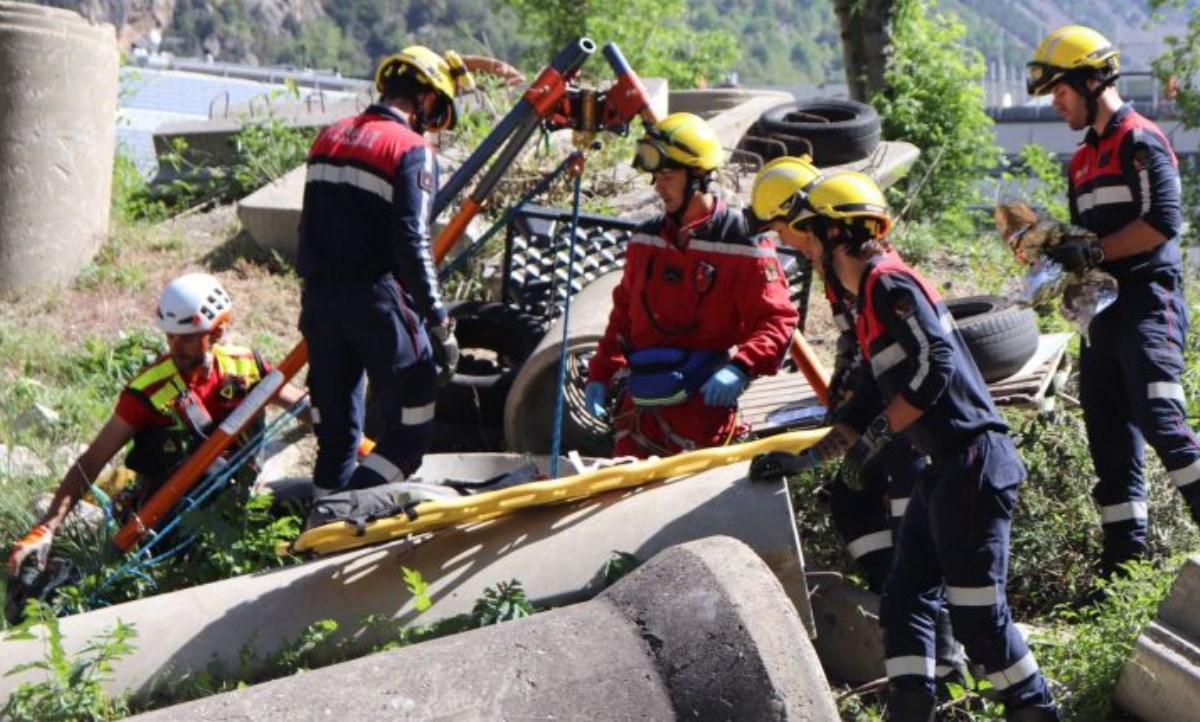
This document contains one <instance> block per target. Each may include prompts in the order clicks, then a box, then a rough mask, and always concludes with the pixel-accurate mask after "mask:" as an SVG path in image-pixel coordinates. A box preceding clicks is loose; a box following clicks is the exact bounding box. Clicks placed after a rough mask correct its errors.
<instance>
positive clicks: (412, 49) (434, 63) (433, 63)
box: [375, 45, 467, 130]
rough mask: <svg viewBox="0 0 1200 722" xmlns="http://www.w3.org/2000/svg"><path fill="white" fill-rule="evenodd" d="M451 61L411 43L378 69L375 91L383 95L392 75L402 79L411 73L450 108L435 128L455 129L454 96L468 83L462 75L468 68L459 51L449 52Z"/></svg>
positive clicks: (391, 56) (380, 64)
mask: <svg viewBox="0 0 1200 722" xmlns="http://www.w3.org/2000/svg"><path fill="white" fill-rule="evenodd" d="M448 57H449V58H450V59H451V60H457V61H458V62H457V63H453V64H452V63H451V62H447V58H443V57H442V56H440V55H438V54H437V53H435V52H433V51H432V50H430V49H429V48H427V47H425V46H423V45H410V46H408V47H407V48H405V49H403V50H401V51H400V52H398V53H395V54H393V55H389V56H387V57H386V58H384V59H383V60H382V61H380V63H379V67H378V68H376V69H375V91H376V92H378V93H380V94H382V93H383V92H384V89H385V88H386V87H387V82H388V80H389V79H391V78H398V77H401V76H403V75H405V74H406V73H411V74H412V77H413V78H415V79H416V81H417V82H419V83H421V84H422V85H425V86H427V87H429V88H430V89H431V90H433V91H434V92H435V93H437V95H438V97H439V98H441V100H442V102H443V104H444V105H445V107H446V108H447V110H446V112H445V113H444V114H443V116H442V118H441V119H440V122H438V123H433V124H431V126H430V127H431V128H433V129H434V130H452V129H453V128H454V126H455V124H456V123H457V122H458V109H457V108H456V107H455V104H454V96H455V91H456V88H457V87H458V84H459V83H461V82H464V81H463V80H462V79H461V76H463V75H464V74H466V72H467V71H466V67H465V66H464V65H462V61H461V59H460V58H459V57H458V55H457V54H456V53H454V54H449V55H448Z"/></svg>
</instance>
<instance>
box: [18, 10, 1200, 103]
mask: <svg viewBox="0 0 1200 722" xmlns="http://www.w3.org/2000/svg"><path fill="white" fill-rule="evenodd" d="M41 4H46V5H56V6H59V7H71V8H74V9H76V10H78V11H79V12H80V13H81V14H83V15H85V16H86V17H91V18H94V19H97V20H104V21H107V22H112V23H114V24H115V25H117V26H118V32H119V36H120V38H121V40H122V44H123V47H125V48H126V49H127V48H128V47H129V45H130V44H134V43H138V44H143V45H145V44H147V40H146V38H147V37H148V33H149V31H150V30H152V29H158V30H159V31H160V32H161V34H162V37H163V40H162V48H163V49H165V50H170V51H171V52H174V53H176V54H178V55H191V56H203V55H206V54H211V55H213V56H214V57H215V58H217V59H220V60H227V61H232V62H249V63H260V64H292V65H298V66H306V67H319V68H336V69H338V70H341V71H342V72H343V73H345V74H347V75H357V76H368V75H369V74H370V73H371V70H372V67H373V64H374V62H375V61H376V60H377V59H378V58H380V57H382V56H383V55H385V54H387V53H389V52H394V51H395V50H396V49H398V48H399V47H402V46H403V45H405V44H409V43H413V42H418V43H422V44H425V45H429V46H431V47H434V48H442V47H446V48H449V47H453V48H456V49H458V50H460V51H462V52H468V53H488V54H492V55H495V56H497V57H500V58H503V59H505V60H509V61H515V60H516V58H518V57H519V55H520V53H521V51H522V50H523V49H524V48H525V47H527V46H528V45H529V42H528V39H526V38H524V37H522V34H521V28H520V21H519V18H517V17H516V15H515V13H514V12H513V11H512V10H511V9H510V8H508V7H507V6H506V5H505V4H504V3H503V2H502V1H497V0H441V1H440V2H436V3H430V2H426V1H422V0H49V1H48V2H42V3H41ZM1198 4H1200V3H1198V2H1197V0H1190V2H1188V3H1187V6H1188V8H1189V9H1194V8H1196V7H1197V6H1198ZM687 7H688V19H687V22H688V24H689V25H690V26H691V27H692V28H694V29H696V30H709V29H723V30H728V31H730V32H732V33H733V35H734V36H735V37H736V38H737V39H738V41H739V44H740V46H741V50H742V58H741V60H739V61H738V62H737V63H736V64H735V66H734V67H732V68H730V70H731V72H736V73H737V75H738V79H739V80H740V81H741V82H742V83H745V84H750V85H780V86H790V85H817V84H821V83H823V82H842V81H843V80H844V77H843V69H842V56H841V48H840V46H839V40H838V28H837V23H836V20H835V19H834V15H833V4H832V3H831V2H829V0H691V2H689V3H688V4H687ZM938 8H939V9H940V10H942V11H947V12H953V13H955V14H957V15H958V16H959V17H960V19H961V20H962V21H963V23H964V24H965V25H966V26H967V29H968V34H967V35H968V42H969V44H970V45H972V46H973V47H976V48H978V49H979V50H981V51H982V52H983V53H984V55H985V57H987V58H988V61H989V64H996V63H998V62H1002V63H1003V64H1004V65H1005V66H1006V68H1007V70H1008V72H1010V73H1012V72H1017V73H1020V72H1021V70H1020V69H1021V68H1022V66H1023V65H1024V63H1025V61H1026V60H1027V59H1028V57H1029V55H1030V53H1031V52H1032V50H1033V47H1034V46H1035V45H1036V44H1037V42H1038V40H1039V39H1040V38H1041V37H1042V36H1043V35H1044V34H1045V33H1047V32H1049V31H1050V30H1051V29H1053V28H1056V27H1059V26H1061V25H1067V24H1072V23H1080V22H1083V23H1086V24H1089V25H1092V26H1093V27H1095V28H1096V29H1098V30H1100V31H1101V32H1103V33H1105V34H1106V35H1108V36H1109V38H1110V39H1112V40H1113V41H1114V42H1116V43H1118V44H1119V45H1120V47H1121V49H1122V52H1123V56H1124V65H1125V67H1126V68H1127V69H1132V70H1145V69H1147V68H1148V67H1149V61H1150V59H1151V58H1153V57H1154V56H1155V55H1157V54H1158V53H1159V52H1161V49H1162V42H1161V38H1162V36H1163V35H1164V34H1166V33H1167V32H1168V31H1169V29H1170V28H1171V27H1180V22H1181V21H1180V18H1184V17H1186V15H1187V13H1186V12H1181V11H1175V12H1174V13H1173V14H1170V15H1168V18H1169V21H1168V22H1167V23H1161V22H1160V23H1157V24H1152V23H1151V21H1152V18H1153V15H1152V13H1151V11H1150V10H1149V2H1148V1H1147V0H1133V1H1132V2H1127V3H1113V2H1111V1H1110V0H1008V1H1007V2H996V1H995V0H941V1H940V2H939V3H938ZM596 40H598V41H599V42H601V43H603V42H604V38H596ZM1001 59H1002V60H1001ZM711 80H714V81H715V80H720V79H719V78H712V79H711Z"/></svg>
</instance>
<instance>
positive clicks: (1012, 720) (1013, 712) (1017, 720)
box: [1004, 704, 1062, 722]
mask: <svg viewBox="0 0 1200 722" xmlns="http://www.w3.org/2000/svg"><path fill="white" fill-rule="evenodd" d="M1004 722H1062V716H1061V715H1060V714H1059V713H1058V705H1053V704H1051V705H1040V704H1032V705H1029V706H1028V707H1018V708H1016V709H1005V711H1004Z"/></svg>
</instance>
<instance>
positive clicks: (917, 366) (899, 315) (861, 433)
mask: <svg viewBox="0 0 1200 722" xmlns="http://www.w3.org/2000/svg"><path fill="white" fill-rule="evenodd" d="M795 203H796V205H797V206H799V207H798V208H796V209H795V210H794V211H793V212H792V213H791V216H790V217H791V224H792V225H794V226H797V227H799V228H800V229H802V230H807V231H809V232H811V233H813V234H814V235H815V237H816V238H817V239H818V240H819V241H820V244H819V247H813V246H810V253H811V254H812V255H811V256H810V260H812V261H813V263H814V264H821V265H822V266H824V268H825V269H826V270H825V275H826V278H829V279H832V280H833V282H835V283H838V284H840V288H841V290H842V291H844V292H847V293H849V294H851V295H852V296H853V297H854V299H855V310H856V313H857V319H856V321H855V332H856V335H857V337H858V346H859V348H860V349H861V351H862V355H863V365H862V366H861V367H860V370H859V371H858V373H857V374H856V376H855V379H854V392H853V395H852V396H851V397H850V398H849V399H848V400H847V401H846V402H845V403H844V404H842V406H841V407H840V408H839V409H838V410H837V411H836V414H835V423H834V425H833V428H832V429H831V431H830V432H829V433H828V434H827V435H826V436H825V437H824V438H822V439H821V441H819V442H818V443H817V444H816V445H815V446H814V447H813V448H812V449H810V450H809V451H807V452H805V454H804V455H803V456H804V457H805V458H806V459H807V461H808V465H809V466H812V465H815V464H817V463H821V462H824V461H829V460H833V459H835V458H838V457H840V458H842V469H841V473H842V479H843V481H844V482H845V483H846V484H847V485H848V486H849V487H851V488H861V486H862V484H863V483H864V479H865V478H866V473H867V472H868V470H869V469H870V468H871V466H872V465H873V464H876V463H880V461H881V459H882V456H883V454H884V450H885V449H886V448H887V447H888V445H889V444H891V443H893V440H894V439H896V438H897V436H898V435H901V434H903V436H904V438H905V439H906V440H907V441H908V442H909V443H910V444H911V445H912V446H913V447H914V448H915V449H916V450H917V452H918V453H921V454H924V455H927V456H928V457H929V466H928V468H927V469H926V470H925V471H924V472H923V473H922V474H921V476H920V477H919V479H918V480H917V483H916V485H915V487H914V489H913V493H912V497H911V499H910V501H909V503H908V509H907V511H906V512H905V515H904V520H903V522H902V523H901V525H900V529H899V535H898V539H897V545H896V558H895V562H894V566H893V569H892V573H891V575H890V576H889V577H888V581H887V583H886V585H885V589H884V595H883V600H882V603H881V608H880V624H881V625H882V627H883V630H884V647H885V653H886V655H887V658H886V668H887V672H888V678H889V685H888V712H887V714H888V717H887V719H889V720H893V721H894V722H899V721H905V722H907V721H908V720H920V721H921V722H926V721H927V720H932V719H933V717H934V714H935V710H936V701H935V688H934V668H935V659H936V652H935V619H936V614H937V610H938V607H939V605H940V603H941V602H940V600H941V598H942V595H943V592H944V594H945V599H946V601H947V602H948V603H949V606H950V616H951V619H952V620H953V624H954V634H955V636H956V637H957V638H958V639H959V640H960V641H961V642H962V643H963V644H964V645H965V646H966V650H967V655H968V656H969V657H970V658H971V659H972V660H973V661H974V662H976V663H978V664H980V665H982V666H983V668H984V671H985V674H986V676H987V679H988V680H989V681H990V682H991V683H992V685H993V686H994V687H995V689H996V691H997V692H998V693H999V695H1000V698H1001V699H1002V700H1003V702H1004V704H1005V707H1006V712H1005V714H1006V719H1008V720H1021V721H1030V720H1057V719H1058V718H1059V716H1058V710H1057V707H1056V706H1055V704H1054V701H1053V698H1052V695H1051V692H1050V690H1049V688H1048V687H1047V685H1046V681H1045V679H1044V678H1043V676H1042V674H1041V672H1040V671H1039V670H1038V666H1037V662H1036V661H1035V659H1034V657H1033V654H1032V653H1031V652H1030V650H1029V647H1028V646H1027V645H1026V644H1025V641H1024V639H1023V638H1022V637H1021V634H1020V633H1019V632H1018V631H1017V629H1016V627H1015V626H1014V625H1013V623H1012V619H1011V616H1010V614H1009V609H1008V603H1007V600H1006V596H1007V595H1006V593H1005V586H1006V579H1007V574H1008V552H1009V532H1010V525H1011V522H1012V512H1013V508H1014V506H1015V504H1016V501H1017V490H1018V488H1019V486H1020V484H1021V481H1022V480H1023V479H1024V477H1025V469H1024V466H1023V464H1022V463H1021V459H1020V457H1019V456H1018V455H1017V451H1016V448H1015V447H1014V445H1013V443H1012V440H1011V439H1010V438H1009V437H1008V434H1007V427H1006V425H1005V423H1004V421H1003V420H1002V419H1001V418H1000V416H999V414H998V413H997V412H996V409H995V407H994V405H993V404H992V400H991V396H990V395H989V393H988V390H987V386H986V385H985V384H984V381H983V378H982V377H981V376H980V374H979V370H978V368H977V367H976V366H975V362H974V360H973V359H972V358H971V355H970V353H969V352H968V351H967V348H966V344H965V342H964V341H963V339H962V336H961V335H960V334H959V333H958V331H957V329H956V328H955V326H954V322H953V319H952V317H951V316H950V313H949V311H948V310H947V309H946V306H945V304H943V303H942V301H941V299H940V298H939V297H938V294H937V292H936V291H935V290H934V289H933V287H932V286H931V285H930V284H929V283H927V282H926V281H925V280H924V279H923V278H921V276H919V275H918V274H917V273H916V272H915V271H913V270H912V269H911V268H909V267H908V266H906V265H905V264H904V263H903V262H902V261H901V260H900V259H899V258H898V257H896V256H894V255H889V254H888V253H887V250H886V249H887V245H886V238H887V234H888V232H889V230H890V229H891V226H892V219H891V216H890V215H889V213H888V210H887V206H886V202H885V201H884V198H883V194H882V193H881V192H880V191H879V188H878V186H876V185H875V182H874V181H872V180H871V179H870V178H869V177H867V176H865V175H862V174H860V173H855V172H852V171H843V172H840V173H835V174H831V175H829V176H826V177H825V178H823V179H821V180H819V181H818V182H817V183H816V184H814V185H813V186H812V187H811V188H810V189H809V190H808V191H807V192H806V193H804V194H802V195H800V196H799V197H798V198H797V199H796V200H795ZM881 405H882V411H879V408H880V406H881ZM759 464H760V465H761V464H762V462H759Z"/></svg>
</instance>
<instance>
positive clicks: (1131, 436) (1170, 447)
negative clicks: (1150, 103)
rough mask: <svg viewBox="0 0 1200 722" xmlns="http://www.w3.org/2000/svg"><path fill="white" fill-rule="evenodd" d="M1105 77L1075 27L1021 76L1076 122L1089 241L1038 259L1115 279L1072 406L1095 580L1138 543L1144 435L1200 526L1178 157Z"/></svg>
mask: <svg viewBox="0 0 1200 722" xmlns="http://www.w3.org/2000/svg"><path fill="white" fill-rule="evenodd" d="M1118 75H1119V53H1118V51H1117V49H1116V48H1115V47H1113V46H1112V44H1111V43H1109V42H1108V40H1106V39H1105V38H1104V36H1102V35H1101V34H1100V33H1098V32H1096V31H1095V30H1092V29H1090V28H1085V27H1080V26H1077V25H1076V26H1068V27H1064V28H1060V29H1058V30H1055V31H1054V32H1052V33H1050V35H1048V36H1047V37H1046V38H1045V40H1043V41H1042V43H1041V44H1040V45H1039V46H1038V47H1037V50H1036V51H1035V52H1034V56H1033V60H1032V61H1031V62H1030V63H1029V64H1028V66H1027V82H1026V85H1027V88H1028V90H1029V92H1030V93H1031V94H1032V95H1047V94H1049V95H1052V96H1053V103H1054V107H1055V108H1056V109H1057V110H1058V112H1059V113H1060V114H1061V115H1062V117H1063V119H1064V120H1065V121H1066V122H1067V124H1068V125H1069V126H1070V127H1071V128H1072V129H1073V130H1085V129H1086V130H1087V133H1086V135H1085V137H1084V141H1083V143H1082V144H1081V145H1080V146H1079V148H1078V150H1076V151H1075V155H1074V157H1072V159H1071V163H1070V165H1069V169H1068V175H1067V193H1068V201H1069V207H1070V213H1071V223H1074V224H1076V225H1079V226H1083V227H1084V228H1087V229H1089V230H1091V231H1093V232H1094V233H1095V234H1096V236H1097V237H1098V240H1096V241H1094V242H1089V241H1086V240H1079V241H1069V242H1064V243H1062V244H1060V245H1058V246H1056V247H1051V248H1048V249H1047V250H1046V253H1047V254H1048V255H1050V256H1051V257H1052V258H1054V259H1056V260H1058V261H1059V262H1060V263H1062V265H1063V266H1064V268H1065V269H1066V270H1068V271H1076V272H1082V271H1086V270H1088V269H1091V268H1100V269H1101V270H1103V271H1105V272H1107V273H1109V274H1111V275H1112V276H1113V277H1114V278H1116V280H1117V283H1118V284H1119V286H1120V293H1119V295H1118V297H1117V300H1116V302H1114V303H1113V304H1112V306H1110V307H1109V308H1108V309H1106V310H1105V311H1104V312H1103V313H1101V314H1099V315H1098V316H1097V317H1096V318H1095V319H1094V320H1093V321H1092V323H1091V326H1090V328H1089V335H1090V342H1089V343H1087V344H1083V345H1082V346H1081V349H1080V352H1079V395H1080V402H1081V404H1082V406H1083V417H1084V422H1085V424H1086V426H1087V434H1088V444H1089V446H1090V448H1091V454H1092V461H1093V463H1094V465H1095V469H1096V474H1097V476H1098V477H1099V481H1098V482H1097V483H1096V485H1095V486H1094V487H1093V489H1092V496H1093V498H1094V499H1095V501H1096V504H1097V505H1098V507H1099V511H1100V520H1101V524H1102V525H1103V526H1102V528H1103V533H1104V542H1103V552H1102V555H1101V558H1100V564H1099V572H1100V574H1101V576H1102V577H1109V576H1111V575H1112V573H1113V572H1114V571H1116V569H1117V568H1118V565H1120V564H1121V563H1123V562H1127V561H1130V560H1133V559H1138V558H1140V557H1142V556H1144V555H1145V554H1146V551H1147V527H1148V518H1147V515H1146V479H1145V475H1144V470H1143V467H1142V457H1143V443H1144V441H1148V442H1150V445H1151V446H1152V447H1154V450H1155V451H1156V452H1157V453H1158V457H1159V459H1161V460H1162V463H1163V466H1164V467H1165V468H1166V470H1167V474H1168V476H1169V477H1170V479H1171V482H1172V484H1174V485H1175V487H1176V488H1177V489H1179V492H1180V494H1181V495H1182V496H1183V498H1184V501H1185V502H1186V503H1187V506H1188V509H1189V510H1190V511H1191V515H1192V519H1193V520H1195V521H1197V522H1198V523H1200V443H1198V442H1197V439H1196V435H1195V434H1194V433H1193V432H1192V429H1191V428H1190V427H1189V426H1188V413H1187V399H1186V397H1185V396H1184V389H1183V385H1182V384H1181V383H1180V377H1181V375H1182V373H1183V369H1184V357H1183V350H1184V345H1185V336H1186V334H1187V331H1188V307H1187V302H1186V300H1185V299H1184V293H1183V269H1182V260H1181V253H1180V245H1179V244H1180V241H1179V235H1180V229H1181V226H1182V211H1181V208H1180V203H1181V201H1180V179H1179V170H1178V164H1177V161H1176V158H1175V154H1174V151H1172V149H1171V144H1170V142H1169V141H1168V140H1167V138H1166V136H1164V135H1163V133H1162V131H1161V130H1159V128H1158V126H1156V125H1155V124H1154V123H1152V122H1150V121H1149V120H1146V119H1145V118H1143V117H1142V116H1141V115H1139V114H1138V113H1137V112H1136V111H1134V110H1133V108H1132V107H1131V106H1129V105H1127V104H1125V103H1124V102H1123V101H1122V100H1121V97H1120V95H1119V94H1118V92H1117V89H1116V87H1115V85H1114V84H1115V83H1116V80H1117V77H1118Z"/></svg>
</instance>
